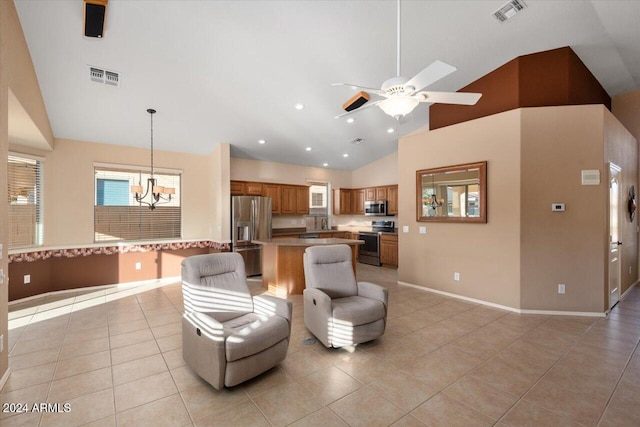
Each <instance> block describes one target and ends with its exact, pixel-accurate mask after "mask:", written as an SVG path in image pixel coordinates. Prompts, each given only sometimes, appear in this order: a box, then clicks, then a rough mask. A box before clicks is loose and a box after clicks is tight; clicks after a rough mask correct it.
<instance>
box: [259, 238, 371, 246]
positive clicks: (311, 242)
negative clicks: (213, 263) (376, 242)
mask: <svg viewBox="0 0 640 427" xmlns="http://www.w3.org/2000/svg"><path fill="white" fill-rule="evenodd" d="M252 243H257V244H259V245H265V246H266V245H273V246H289V247H292V246H298V247H307V246H321V245H361V244H363V243H364V241H362V240H352V239H334V238H328V239H296V238H287V239H270V240H252Z"/></svg>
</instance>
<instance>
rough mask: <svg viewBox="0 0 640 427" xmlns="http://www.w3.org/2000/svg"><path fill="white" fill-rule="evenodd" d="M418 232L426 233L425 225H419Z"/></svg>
mask: <svg viewBox="0 0 640 427" xmlns="http://www.w3.org/2000/svg"><path fill="white" fill-rule="evenodd" d="M420 234H427V227H425V226H424V225H422V226H420Z"/></svg>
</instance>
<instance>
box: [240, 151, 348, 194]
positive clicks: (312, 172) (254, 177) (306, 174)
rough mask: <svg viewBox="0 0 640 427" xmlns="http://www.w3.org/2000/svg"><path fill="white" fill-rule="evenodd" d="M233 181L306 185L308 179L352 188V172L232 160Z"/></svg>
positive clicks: (258, 161)
mask: <svg viewBox="0 0 640 427" xmlns="http://www.w3.org/2000/svg"><path fill="white" fill-rule="evenodd" d="M231 179H232V180H237V181H260V182H275V183H279V184H292V185H305V184H307V183H308V182H307V180H308V179H312V180H318V181H329V182H331V185H332V186H333V187H334V188H336V187H338V188H340V187H347V188H350V186H351V172H349V171H338V170H334V169H324V168H313V167H309V166H298V165H289V164H286V163H275V162H264V161H260V160H247V159H236V158H232V159H231Z"/></svg>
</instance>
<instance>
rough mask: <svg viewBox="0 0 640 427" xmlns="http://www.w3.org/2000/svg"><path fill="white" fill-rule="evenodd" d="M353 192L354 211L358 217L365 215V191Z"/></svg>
mask: <svg viewBox="0 0 640 427" xmlns="http://www.w3.org/2000/svg"><path fill="white" fill-rule="evenodd" d="M352 191H353V203H352V205H351V207H352V211H351V213H354V214H356V215H364V196H365V190H364V189H360V190H352Z"/></svg>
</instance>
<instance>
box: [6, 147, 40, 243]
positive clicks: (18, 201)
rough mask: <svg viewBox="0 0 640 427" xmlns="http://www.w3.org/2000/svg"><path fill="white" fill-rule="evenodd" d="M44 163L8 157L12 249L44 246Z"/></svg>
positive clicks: (19, 157) (14, 156)
mask: <svg viewBox="0 0 640 427" xmlns="http://www.w3.org/2000/svg"><path fill="white" fill-rule="evenodd" d="M42 163H43V162H42V160H37V159H35V158H27V157H22V156H21V155H13V154H10V155H9V156H8V162H7V182H8V190H9V193H8V194H9V247H10V248H21V247H30V246H37V245H41V244H42Z"/></svg>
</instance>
